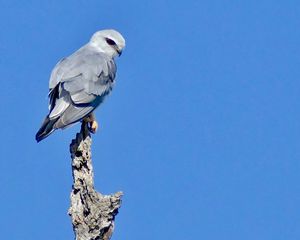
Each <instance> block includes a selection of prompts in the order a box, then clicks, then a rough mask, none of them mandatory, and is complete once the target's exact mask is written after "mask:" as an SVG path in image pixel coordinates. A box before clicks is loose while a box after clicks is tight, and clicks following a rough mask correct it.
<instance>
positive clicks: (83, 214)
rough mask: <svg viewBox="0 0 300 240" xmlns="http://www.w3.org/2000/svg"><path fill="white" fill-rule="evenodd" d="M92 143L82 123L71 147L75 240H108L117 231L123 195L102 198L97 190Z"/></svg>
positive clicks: (71, 211) (84, 123) (71, 208)
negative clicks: (95, 187)
mask: <svg viewBox="0 0 300 240" xmlns="http://www.w3.org/2000/svg"><path fill="white" fill-rule="evenodd" d="M91 143H92V139H91V135H90V132H89V130H88V127H87V124H86V122H83V123H82V125H81V130H80V133H77V134H76V138H75V139H73V140H72V143H71V145H70V152H71V158H72V173H73V180H74V183H73V186H72V192H71V207H70V209H69V212H68V213H69V215H70V216H71V218H72V224H73V231H74V234H75V239H76V240H108V239H110V238H111V235H112V233H113V230H114V220H115V216H116V215H117V214H118V209H119V208H120V206H121V197H122V192H117V193H115V194H112V195H102V194H101V193H98V192H96V190H95V189H94V176H93V166H92V159H91Z"/></svg>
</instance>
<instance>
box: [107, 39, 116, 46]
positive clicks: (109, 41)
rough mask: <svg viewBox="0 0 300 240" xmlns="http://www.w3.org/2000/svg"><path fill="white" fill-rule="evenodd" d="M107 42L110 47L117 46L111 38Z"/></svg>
mask: <svg viewBox="0 0 300 240" xmlns="http://www.w3.org/2000/svg"><path fill="white" fill-rule="evenodd" d="M106 42H107V43H108V44H109V45H116V43H115V41H114V40H111V39H110V38H106Z"/></svg>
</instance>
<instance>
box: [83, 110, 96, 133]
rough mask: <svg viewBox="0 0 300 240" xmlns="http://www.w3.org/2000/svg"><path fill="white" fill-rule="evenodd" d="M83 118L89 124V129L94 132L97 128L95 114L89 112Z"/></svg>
mask: <svg viewBox="0 0 300 240" xmlns="http://www.w3.org/2000/svg"><path fill="white" fill-rule="evenodd" d="M83 120H84V121H86V122H87V123H88V124H89V130H90V131H91V132H92V133H96V131H97V129H98V123H97V121H96V116H95V114H94V113H91V114H90V115H88V116H87V117H85V118H84V119H83Z"/></svg>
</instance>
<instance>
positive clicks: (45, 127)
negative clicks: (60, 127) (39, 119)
mask: <svg viewBox="0 0 300 240" xmlns="http://www.w3.org/2000/svg"><path fill="white" fill-rule="evenodd" d="M57 120H58V118H56V119H52V120H51V119H50V118H49V116H47V117H46V118H45V120H44V122H43V124H42V126H41V128H40V130H39V131H38V132H37V133H36V135H35V140H36V141H37V142H40V141H42V140H43V139H44V138H46V137H48V136H49V135H50V134H51V133H52V132H53V131H54V130H55V128H54V127H53V126H54V124H55V123H56V121H57Z"/></svg>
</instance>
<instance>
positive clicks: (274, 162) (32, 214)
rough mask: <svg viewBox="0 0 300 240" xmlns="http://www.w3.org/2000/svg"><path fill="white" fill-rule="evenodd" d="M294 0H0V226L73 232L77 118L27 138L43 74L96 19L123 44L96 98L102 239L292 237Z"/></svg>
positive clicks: (4, 234) (299, 87)
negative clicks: (110, 213) (111, 81)
mask: <svg viewBox="0 0 300 240" xmlns="http://www.w3.org/2000/svg"><path fill="white" fill-rule="evenodd" d="M299 16H300V3H299V2H298V1H289V0H285V1H279V0H272V1H271V0H259V1H235V0H231V1H226V0H223V1H221V0H219V1H218V0H205V1H201V0H200V1H198V0H194V1H192V0H186V1H171V0H170V1H163V0H152V1H137V0H128V1H100V0H89V1H83V0H79V1H71V0H67V1H58V0H56V1H40V0H26V1H23V0H9V1H8V0H7V1H4V0H2V1H1V9H0V29H1V33H0V35H1V37H0V54H1V58H0V72H1V95H0V100H1V140H0V150H1V160H0V169H1V174H0V182H1V188H0V196H1V197H0V211H1V214H0V230H1V238H3V239H10V240H17V239H22V240H35V239H43V240H50V239H51V240H52V239H56V240H66V239H73V232H72V227H71V222H70V219H69V217H68V215H67V210H68V207H69V205H70V201H69V194H70V190H71V185H72V177H71V169H70V157H69V143H70V141H71V139H72V138H73V137H74V135H75V133H76V132H77V131H78V129H79V125H76V126H74V127H72V128H70V129H67V130H65V131H57V132H56V133H55V134H53V135H51V136H50V137H49V138H47V139H46V140H45V141H43V142H41V143H40V144H37V143H36V142H35V140H34V135H35V133H36V131H37V130H38V128H39V126H40V124H41V122H42V119H43V118H44V116H45V115H46V113H47V92H48V79H49V75H50V72H51V69H52V68H53V66H54V65H55V63H56V62H57V61H58V60H59V59H60V58H62V57H64V56H67V55H69V54H70V53H72V52H73V51H75V50H76V49H78V48H79V47H80V46H82V45H83V44H85V43H86V42H87V41H88V40H89V38H90V36H91V34H92V33H93V32H95V31H97V30H100V29H104V28H115V29H117V30H119V31H120V32H121V33H122V34H123V35H124V36H125V38H126V40H127V47H126V49H125V51H124V53H123V55H122V57H121V58H120V59H118V61H117V62H118V75H117V84H116V87H115V89H114V91H113V92H112V94H111V95H110V97H109V98H108V99H107V100H106V101H105V103H104V104H103V105H102V106H101V108H99V109H98V110H97V117H98V119H99V122H100V124H101V130H100V132H99V133H98V134H96V135H94V136H93V161H94V170H95V182H96V187H97V189H98V190H99V191H101V192H103V193H111V192H115V191H118V190H122V191H124V193H125V196H124V198H123V205H122V208H121V209H120V214H119V215H118V216H117V218H116V230H115V233H114V236H113V239H131V240H140V239H143V240H150V239H151V240H152V239H172V240H179V239H180V240H182V239H185V240H195V239H205V240H214V239H230V240H241V239H242V240H253V239H255V240H298V239H300V227H299V226H300V205H299V204H300V184H299V183H300V174H299V173H300V154H299V151H300V150H299V149H300V144H299V135H300V106H299V95H300V83H299V78H300V70H299V63H300V48H299V42H300V32H299V26H300V17H299Z"/></svg>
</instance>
